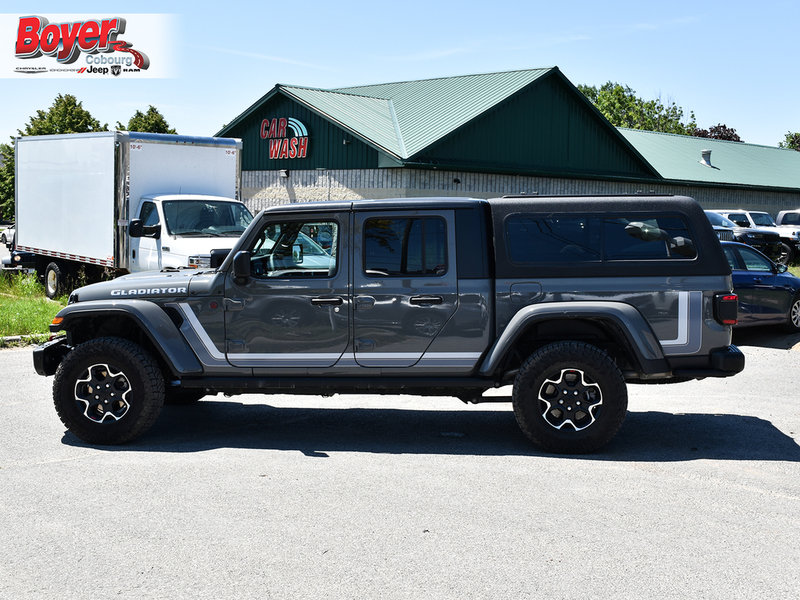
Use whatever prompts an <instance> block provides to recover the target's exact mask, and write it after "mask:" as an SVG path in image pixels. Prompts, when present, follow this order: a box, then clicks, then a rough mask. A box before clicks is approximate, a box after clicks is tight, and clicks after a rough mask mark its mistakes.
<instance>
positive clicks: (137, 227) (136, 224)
mask: <svg viewBox="0 0 800 600" xmlns="http://www.w3.org/2000/svg"><path fill="white" fill-rule="evenodd" d="M143 228H144V223H142V220H141V219H134V220H133V221H131V222H130V223H128V235H129V236H131V237H132V238H140V237H142V229H143Z"/></svg>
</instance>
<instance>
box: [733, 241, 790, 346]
mask: <svg viewBox="0 0 800 600" xmlns="http://www.w3.org/2000/svg"><path fill="white" fill-rule="evenodd" d="M721 244H722V250H723V252H725V257H726V258H727V259H728V263H729V264H730V266H731V271H732V272H733V290H734V291H735V292H736V294H737V295H738V296H739V323H738V324H737V327H750V326H753V325H774V324H785V325H786V326H787V327H788V328H789V330H791V331H800V278H798V277H795V276H794V275H792V274H791V273H789V272H787V270H786V265H777V264H775V263H774V262H772V261H771V260H770V259H768V258H767V257H766V256H764V255H763V254H761V252H759V251H758V250H756V249H754V248H751V247H750V246H746V245H745V244H738V243H736V242H721Z"/></svg>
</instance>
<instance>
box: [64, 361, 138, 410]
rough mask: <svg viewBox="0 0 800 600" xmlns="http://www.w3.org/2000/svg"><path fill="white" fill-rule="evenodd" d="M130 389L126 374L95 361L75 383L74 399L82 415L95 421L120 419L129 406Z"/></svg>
mask: <svg viewBox="0 0 800 600" xmlns="http://www.w3.org/2000/svg"><path fill="white" fill-rule="evenodd" d="M130 391H131V383H130V381H129V380H128V377H127V376H126V375H125V373H123V372H122V371H117V372H115V371H114V370H112V369H111V368H110V367H109V366H108V365H107V364H96V365H92V366H91V367H89V368H88V369H87V371H86V374H85V377H84V378H83V379H78V381H76V382H75V402H76V403H77V404H78V406H79V409H81V410H82V411H83V416H85V417H86V418H87V419H89V420H90V421H92V422H94V423H104V422H107V421H119V420H120V419H121V418H122V417H124V416H125V415H126V414H127V412H128V410H129V409H130V404H129V403H128V394H129V393H130Z"/></svg>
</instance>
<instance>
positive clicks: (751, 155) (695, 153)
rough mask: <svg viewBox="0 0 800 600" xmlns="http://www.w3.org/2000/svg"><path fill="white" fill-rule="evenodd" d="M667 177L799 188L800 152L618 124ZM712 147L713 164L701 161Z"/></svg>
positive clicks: (630, 140)
mask: <svg viewBox="0 0 800 600" xmlns="http://www.w3.org/2000/svg"><path fill="white" fill-rule="evenodd" d="M618 130H619V132H620V133H621V134H622V135H623V136H624V137H625V138H626V139H627V140H628V141H629V142H630V143H631V145H633V147H634V148H636V149H637V150H638V151H639V153H640V154H641V155H642V156H644V157H645V159H647V161H648V162H649V163H650V164H651V165H653V166H654V167H655V169H656V170H657V171H658V172H659V174H661V176H662V177H663V178H664V179H672V180H677V181H696V182H702V183H713V184H728V185H745V186H756V187H769V188H794V189H798V188H800V152H796V151H795V150H789V149H785V148H773V147H771V146H758V145H756V144H745V143H743V142H728V141H724V140H713V139H708V138H699V137H692V136H687V135H676V134H670V133H658V132H654V131H642V130H640V129H625V128H622V127H620V128H618ZM703 150H711V161H710V162H711V166H710V167H709V166H706V165H704V164H703V163H702V162H701V158H702V154H701V153H702V151H703Z"/></svg>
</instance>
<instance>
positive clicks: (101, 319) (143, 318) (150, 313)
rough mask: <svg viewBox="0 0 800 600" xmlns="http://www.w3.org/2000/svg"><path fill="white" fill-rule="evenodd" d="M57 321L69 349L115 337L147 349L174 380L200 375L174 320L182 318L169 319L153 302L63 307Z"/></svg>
mask: <svg viewBox="0 0 800 600" xmlns="http://www.w3.org/2000/svg"><path fill="white" fill-rule="evenodd" d="M57 317H60V318H62V321H61V323H60V324H59V325H58V329H59V330H64V331H66V332H67V335H68V340H69V343H70V345H72V346H75V345H77V344H80V343H83V342H86V341H88V340H90V339H94V338H98V337H106V336H115V337H120V338H123V339H127V340H130V341H133V342H135V343H137V344H139V345H140V346H142V347H144V348H146V349H147V350H148V351H150V353H151V354H152V355H153V357H154V358H156V360H158V361H159V363H160V364H161V365H162V368H164V369H165V370H166V371H167V372H170V373H172V374H173V375H175V376H181V375H192V374H200V373H202V372H203V368H202V366H201V364H200V361H199V360H198V359H197V357H196V356H195V354H194V352H193V351H192V349H191V348H190V346H189V344H188V343H187V342H186V340H185V339H184V338H183V336H182V335H181V333H180V331H179V322H178V323H176V322H175V320H174V319H178V320H179V319H180V318H181V317H180V316H179V315H177V313H176V314H175V315H173V316H170V314H168V313H167V312H166V311H165V310H164V309H162V308H161V307H160V306H158V305H156V304H153V303H152V302H148V301H146V300H128V301H126V302H125V303H124V304H123V303H119V302H114V301H103V300H94V301H88V302H81V303H78V304H71V305H69V306H67V307H65V308H64V309H62V310H61V311H60V312H59V313H58V315H57ZM52 329H54V327H53V326H51V330H52Z"/></svg>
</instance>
